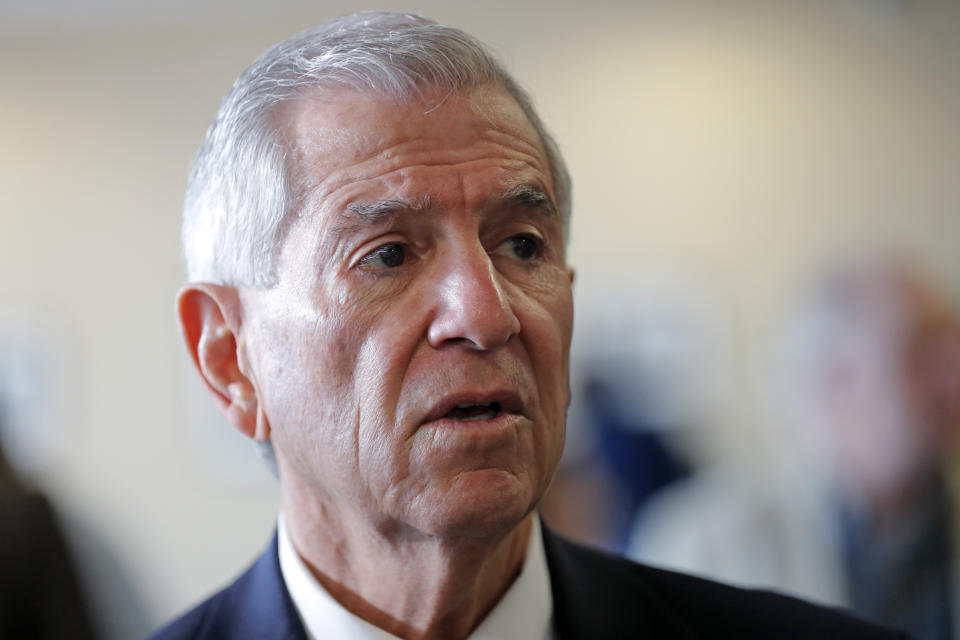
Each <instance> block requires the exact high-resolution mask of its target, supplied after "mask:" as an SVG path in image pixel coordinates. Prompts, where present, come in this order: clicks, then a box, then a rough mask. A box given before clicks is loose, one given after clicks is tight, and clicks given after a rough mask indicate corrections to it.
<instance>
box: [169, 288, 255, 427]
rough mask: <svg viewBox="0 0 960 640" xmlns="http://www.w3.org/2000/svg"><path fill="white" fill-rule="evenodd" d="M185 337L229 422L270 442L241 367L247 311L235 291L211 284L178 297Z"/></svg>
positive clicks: (211, 391) (181, 327)
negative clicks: (243, 321) (241, 338)
mask: <svg viewBox="0 0 960 640" xmlns="http://www.w3.org/2000/svg"><path fill="white" fill-rule="evenodd" d="M177 318H178V320H179V323H180V332H181V334H182V335H183V339H184V341H185V342H186V345H187V351H188V352H189V353H190V357H191V359H192V360H193V363H194V366H196V368H197V371H198V372H199V373H200V377H201V378H203V381H204V383H205V385H206V387H207V389H208V390H209V391H210V393H211V395H212V396H213V399H214V401H215V402H216V404H217V407H218V408H219V409H220V411H221V412H222V413H223V414H224V415H225V416H226V418H227V420H229V421H230V423H231V424H233V426H234V427H236V428H237V429H238V430H239V431H241V432H242V433H243V434H244V435H246V436H247V437H249V438H253V439H256V440H266V439H267V438H269V436H270V429H269V425H268V424H267V421H266V416H262V415H261V413H262V412H261V410H260V406H259V405H260V403H259V400H258V397H257V390H256V386H255V384H254V382H253V380H252V379H251V378H250V377H249V376H248V375H247V374H246V373H244V370H243V367H242V366H241V362H242V360H241V358H242V356H241V349H242V344H241V343H238V340H237V336H238V335H239V333H240V328H241V309H240V301H239V297H238V295H237V290H236V288H234V287H229V286H222V285H214V284H208V283H194V284H189V285H187V286H185V287H184V288H183V289H181V290H180V292H179V293H178V294H177Z"/></svg>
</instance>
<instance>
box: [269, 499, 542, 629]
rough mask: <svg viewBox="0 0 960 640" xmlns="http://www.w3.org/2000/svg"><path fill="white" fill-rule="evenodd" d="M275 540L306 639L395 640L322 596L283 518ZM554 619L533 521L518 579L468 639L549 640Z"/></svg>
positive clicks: (536, 525) (537, 529) (323, 592)
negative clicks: (521, 639) (352, 639)
mask: <svg viewBox="0 0 960 640" xmlns="http://www.w3.org/2000/svg"><path fill="white" fill-rule="evenodd" d="M277 538H278V545H279V546H278V549H279V555H280V573H281V574H282V575H283V581H284V583H285V584H286V586H287V591H289V592H290V598H291V599H292V600H293V604H294V607H295V608H296V610H297V613H298V614H299V616H300V621H301V622H302V623H303V627H304V629H305V630H306V632H307V637H309V638H310V639H311V640H319V639H321V638H356V639H357V640H396V636H394V635H393V634H391V633H387V632H386V631H384V630H383V629H381V628H379V627H377V626H374V625H372V624H370V623H369V622H367V621H366V620H363V619H362V618H360V617H358V616H356V615H354V614H353V613H351V612H349V611H347V610H346V609H344V608H343V607H342V606H341V605H340V603H338V602H337V601H336V600H334V599H333V597H332V596H331V595H330V594H328V593H327V592H326V590H325V589H324V588H323V587H322V586H321V585H320V583H319V582H318V581H317V579H316V578H315V577H314V576H313V574H312V573H311V572H310V570H309V569H308V568H307V566H306V564H305V563H304V562H303V560H302V559H301V558H300V555H299V554H298V553H297V552H296V550H295V549H294V548H293V542H291V540H290V536H289V533H288V531H287V528H286V524H285V523H284V519H283V514H281V515H280V517H279V518H278V523H277ZM552 617H553V599H552V597H551V593H550V576H549V573H548V571H547V559H546V556H545V555H544V552H543V538H542V537H541V535H540V520H539V518H537V517H534V518H533V527H532V528H531V531H530V540H529V541H528V542H527V553H526V555H525V556H524V559H523V568H522V569H521V570H520V575H518V576H517V579H516V580H514V581H513V584H511V585H510V588H509V589H507V592H506V593H504V594H503V597H502V598H500V601H499V602H498V603H497V604H496V606H495V607H494V608H493V610H492V611H490V613H488V614H487V617H486V618H484V619H483V621H482V622H481V623H480V625H479V626H478V627H477V628H476V629H474V631H473V633H471V634H470V636H469V638H468V639H467V640H510V639H513V638H533V639H535V640H551V639H552V638H554V633H553V625H552V622H551V620H552Z"/></svg>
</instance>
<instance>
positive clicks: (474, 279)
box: [427, 247, 520, 351]
mask: <svg viewBox="0 0 960 640" xmlns="http://www.w3.org/2000/svg"><path fill="white" fill-rule="evenodd" d="M444 262H445V263H446V264H444V265H438V267H439V271H440V272H441V274H440V277H439V279H438V283H439V287H438V288H437V294H438V296H437V299H436V303H435V305H436V306H435V315H434V318H433V320H432V321H431V323H430V329H429V331H428V335H427V339H428V341H429V342H430V345H431V346H433V347H434V348H440V347H441V346H443V345H445V344H450V343H458V342H459V343H463V344H464V345H466V346H468V347H470V348H472V349H477V350H481V351H486V350H490V349H494V348H496V347H499V346H501V345H504V344H506V343H507V342H508V341H509V340H510V339H511V338H512V337H513V336H515V335H516V334H517V333H519V332H520V320H519V319H518V318H517V316H516V314H515V313H514V310H513V306H512V304H511V301H510V298H509V296H508V295H507V292H506V291H505V290H504V286H503V282H502V281H501V276H500V274H499V273H498V272H497V270H496V268H495V266H494V264H493V262H492V261H491V259H490V256H489V255H488V254H487V252H486V250H484V249H483V248H482V247H477V248H476V249H475V250H471V251H466V252H464V251H461V252H451V255H449V257H448V258H447V259H446V260H444Z"/></svg>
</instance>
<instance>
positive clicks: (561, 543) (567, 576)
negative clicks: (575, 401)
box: [544, 527, 908, 640]
mask: <svg viewBox="0 0 960 640" xmlns="http://www.w3.org/2000/svg"><path fill="white" fill-rule="evenodd" d="M544 547H545V552H546V556H547V564H548V565H549V567H550V582H551V588H552V590H553V598H554V619H555V625H556V628H557V631H558V634H559V635H560V637H561V638H562V639H563V640H568V639H571V638H591V639H601V638H610V639H611V640H612V639H613V638H631V637H656V638H784V639H785V638H798V639H799V638H830V639H836V640H847V639H849V640H857V639H860V638H863V639H865V640H866V639H873V638H876V639H877V640H883V639H885V638H886V639H890V640H893V639H895V638H901V639H903V638H907V637H908V636H907V635H906V634H902V633H897V632H894V631H891V630H889V629H885V628H883V627H879V626H876V625H873V624H870V623H867V622H864V621H862V620H859V619H857V618H855V617H853V616H852V615H850V614H849V613H847V612H845V611H842V610H840V609H835V608H830V607H822V606H817V605H814V604H810V603H808V602H804V601H802V600H799V599H797V598H792V597H789V596H785V595H782V594H778V593H773V592H770V591H761V590H751V589H741V588H737V587H732V586H729V585H724V584H720V583H717V582H713V581H710V580H704V579H701V578H697V577H694V576H690V575H685V574H681V573H675V572H672V571H666V570H663V569H656V568H653V567H649V566H646V565H642V564H638V563H636V562H632V561H630V560H627V559H625V558H622V557H619V556H614V555H611V554H608V553H604V552H601V551H598V550H595V549H589V548H587V547H584V546H581V545H578V544H575V543H573V542H570V541H569V540H566V539H564V538H562V537H560V536H558V535H556V534H554V533H552V532H551V531H549V529H547V528H546V527H544Z"/></svg>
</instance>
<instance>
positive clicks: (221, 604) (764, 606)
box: [151, 527, 907, 640]
mask: <svg viewBox="0 0 960 640" xmlns="http://www.w3.org/2000/svg"><path fill="white" fill-rule="evenodd" d="M543 540H544V546H545V551H546V557H547V565H548V567H549V570H550V586H551V589H552V591H553V610H554V612H553V615H554V627H555V629H556V631H557V634H558V636H559V637H560V638H561V640H571V639H577V640H580V639H584V640H623V639H625V638H639V639H642V640H653V639H658V638H671V639H672V638H711V639H712V638H737V639H742V638H776V639H778V640H779V639H786V638H797V639H800V638H803V639H805V640H806V639H812V638H816V639H821V638H823V639H835V640H841V639H851V640H853V639H859V638H864V639H868V638H876V639H878V640H879V639H883V638H889V639H890V640H893V639H894V638H901V639H904V638H907V636H906V634H898V633H895V632H892V631H889V630H886V629H883V628H880V627H876V626H874V625H871V624H868V623H866V622H862V621H860V620H857V619H855V618H852V617H850V616H848V615H847V614H845V613H842V612H840V611H838V610H834V609H827V608H823V607H817V606H814V605H811V604H807V603H805V602H802V601H800V600H796V599H794V598H789V597H786V596H781V595H777V594H774V593H770V592H765V591H749V590H745V589H737V588H734V587H728V586H725V585H721V584H718V583H715V582H710V581H708V580H701V579H699V578H694V577H691V576H686V575H682V574H678V573H673V572H670V571H662V570H659V569H653V568H651V567H646V566H643V565H640V564H636V563H633V562H630V561H629V560H625V559H623V558H619V557H616V556H612V555H607V554H604V553H601V552H598V551H594V550H590V549H587V548H585V547H581V546H579V545H577V544H574V543H572V542H570V541H568V540H565V539H563V538H561V537H560V536H558V535H556V534H554V533H552V532H551V531H549V530H548V529H547V528H546V527H543ZM188 638H189V639H194V638H202V639H204V640H219V639H221V638H222V639H225V640H226V639H229V640H246V639H249V640H306V634H305V632H304V630H303V627H302V626H301V624H300V620H299V618H298V616H297V612H296V610H295V608H294V606H293V602H292V601H291V599H290V594H289V593H288V592H287V589H286V587H285V586H284V583H283V578H282V576H281V574H280V561H279V559H278V555H277V538H276V536H274V538H273V542H272V543H271V544H270V546H269V547H268V548H267V550H266V551H265V552H264V554H263V555H261V556H260V558H259V559H258V560H257V561H256V562H255V563H254V564H253V566H252V567H250V569H248V570H247V571H246V573H244V574H243V575H241V576H240V577H239V578H238V579H237V581H236V582H234V583H233V584H232V585H230V586H229V587H227V588H226V589H224V590H223V591H220V592H219V593H217V594H215V595H214V596H212V597H211V598H210V599H208V600H206V601H205V602H203V603H202V604H200V605H199V606H198V607H196V608H195V609H193V610H192V611H190V612H189V613H187V614H186V615H184V616H183V617H181V618H179V619H178V620H176V621H174V622H172V623H171V624H169V625H168V626H166V627H164V628H163V629H161V630H160V631H158V632H156V633H155V634H154V635H153V636H151V640H180V639H188Z"/></svg>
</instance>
